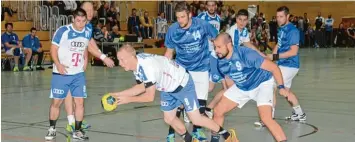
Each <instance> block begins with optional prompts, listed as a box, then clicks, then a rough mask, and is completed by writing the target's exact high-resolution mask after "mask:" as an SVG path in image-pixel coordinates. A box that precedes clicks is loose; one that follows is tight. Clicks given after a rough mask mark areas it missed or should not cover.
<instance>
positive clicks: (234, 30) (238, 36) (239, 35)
mask: <svg viewBox="0 0 355 142" xmlns="http://www.w3.org/2000/svg"><path fill="white" fill-rule="evenodd" d="M227 33H228V34H229V35H230V36H231V38H232V42H233V45H234V47H238V46H240V45H242V44H243V43H244V42H250V37H249V32H248V29H247V28H246V27H244V28H243V29H242V30H239V29H238V27H237V24H234V25H233V26H232V27H231V28H230V29H229V30H228V31H227Z"/></svg>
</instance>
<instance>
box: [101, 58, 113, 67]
mask: <svg viewBox="0 0 355 142" xmlns="http://www.w3.org/2000/svg"><path fill="white" fill-rule="evenodd" d="M103 62H104V63H105V65H106V66H108V67H109V68H113V67H114V66H115V62H113V60H112V59H111V58H109V57H106V58H105V59H104V60H103Z"/></svg>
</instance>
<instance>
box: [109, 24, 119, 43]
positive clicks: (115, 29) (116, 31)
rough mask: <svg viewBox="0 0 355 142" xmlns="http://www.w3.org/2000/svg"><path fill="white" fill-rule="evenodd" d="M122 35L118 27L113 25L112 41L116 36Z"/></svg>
mask: <svg viewBox="0 0 355 142" xmlns="http://www.w3.org/2000/svg"><path fill="white" fill-rule="evenodd" d="M120 37H121V34H120V33H119V30H118V27H117V26H113V28H112V33H111V40H110V42H112V41H113V40H114V39H115V38H120Z"/></svg>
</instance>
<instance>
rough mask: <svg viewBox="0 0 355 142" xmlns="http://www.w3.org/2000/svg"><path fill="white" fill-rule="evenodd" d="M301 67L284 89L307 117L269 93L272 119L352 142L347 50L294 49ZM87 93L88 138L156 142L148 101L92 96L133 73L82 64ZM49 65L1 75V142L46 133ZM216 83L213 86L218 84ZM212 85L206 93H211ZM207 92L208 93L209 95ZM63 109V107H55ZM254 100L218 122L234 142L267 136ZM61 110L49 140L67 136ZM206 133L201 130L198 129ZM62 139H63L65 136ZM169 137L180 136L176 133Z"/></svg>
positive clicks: (351, 52) (351, 58)
mask: <svg viewBox="0 0 355 142" xmlns="http://www.w3.org/2000/svg"><path fill="white" fill-rule="evenodd" d="M300 56H301V66H302V67H301V69H300V71H299V74H298V76H297V77H296V78H295V80H294V82H293V88H292V90H293V91H294V92H295V93H296V95H297V96H298V97H299V99H300V102H301V105H302V107H303V109H304V110H305V112H306V113H307V118H308V119H307V123H304V124H301V123H298V122H286V121H284V120H282V119H283V118H284V117H285V116H287V115H290V113H291V108H290V107H289V106H288V104H287V103H286V101H285V100H284V99H283V98H281V97H279V96H278V98H277V103H278V104H277V107H276V115H275V116H276V119H277V121H278V122H279V123H280V124H281V126H282V128H283V129H284V131H285V132H286V135H287V137H288V138H289V141H291V142H354V141H355V124H354V120H355V103H354V102H355V49H354V48H331V49H314V48H305V49H300ZM86 76H87V86H88V87H87V89H88V93H89V97H88V99H86V101H85V103H86V105H85V109H86V110H85V119H86V120H87V121H88V122H89V123H90V124H91V125H92V128H91V129H90V130H89V132H88V136H89V137H90V140H89V141H91V142H110V141H115V142H164V141H165V136H166V134H167V130H168V127H167V126H166V125H165V123H164V122H163V119H162V113H161V111H160V109H159V95H157V97H156V99H155V101H154V103H146V104H129V105H124V106H120V107H119V108H118V109H117V110H116V111H114V112H111V113H104V112H103V109H102V108H101V104H100V97H101V96H102V95H103V93H105V92H111V91H118V90H122V89H124V88H127V87H130V86H131V85H132V84H134V82H135V81H134V79H133V75H132V74H131V73H130V72H124V71H123V70H122V69H121V68H118V67H116V68H114V69H108V68H103V67H90V68H88V71H87V73H86ZM50 80H51V70H49V69H47V70H46V71H43V72H41V71H34V72H17V73H13V72H2V73H1V81H2V83H1V136H2V138H1V140H2V141H3V142H28V141H36V142H37V141H38V142H43V141H44V136H45V134H46V133H47V125H48V108H49V105H50V99H48V94H49V89H50ZM219 88H220V86H218V88H217V89H216V91H217V90H219ZM216 91H214V92H216ZM211 97H213V95H210V98H211ZM62 110H64V108H63V109H62ZM256 120H258V115H257V110H256V106H255V103H254V102H250V103H248V104H247V105H246V106H245V107H244V108H243V109H237V110H233V111H232V112H230V113H229V114H228V116H227V117H226V123H225V127H226V128H235V129H236V131H237V135H238V136H239V139H240V141H241V142H273V141H274V140H273V138H272V137H271V135H270V133H269V132H268V130H267V129H256V128H255V127H254V125H253V123H254V121H256ZM66 124H67V118H66V114H65V112H64V111H62V113H61V115H60V119H59V120H58V122H57V139H56V141H57V142H65V141H67V140H68V138H67V136H68V134H67V133H66V132H65V130H64V126H65V125H66ZM206 134H208V135H209V132H208V131H206ZM69 140H70V138H69ZM177 140H178V141H181V139H180V137H179V136H177Z"/></svg>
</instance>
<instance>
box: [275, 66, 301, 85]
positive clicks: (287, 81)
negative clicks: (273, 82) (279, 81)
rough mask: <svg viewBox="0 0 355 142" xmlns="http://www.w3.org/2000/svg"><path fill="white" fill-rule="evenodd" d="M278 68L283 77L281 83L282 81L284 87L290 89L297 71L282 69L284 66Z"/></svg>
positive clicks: (296, 69)
mask: <svg viewBox="0 0 355 142" xmlns="http://www.w3.org/2000/svg"><path fill="white" fill-rule="evenodd" d="M279 68H280V70H281V73H282V77H283V81H284V85H285V87H287V88H291V85H292V80H293V78H294V77H295V76H296V75H297V73H298V70H299V69H298V68H290V67H284V66H279Z"/></svg>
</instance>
